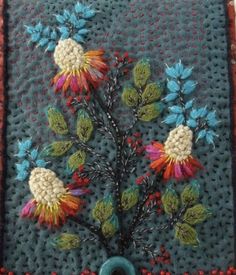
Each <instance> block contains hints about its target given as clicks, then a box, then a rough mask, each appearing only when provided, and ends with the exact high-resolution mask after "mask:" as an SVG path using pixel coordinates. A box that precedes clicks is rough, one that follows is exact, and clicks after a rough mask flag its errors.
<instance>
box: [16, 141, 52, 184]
mask: <svg viewBox="0 0 236 275" xmlns="http://www.w3.org/2000/svg"><path fill="white" fill-rule="evenodd" d="M17 146H18V153H17V154H16V156H17V157H18V158H19V160H20V161H21V162H19V163H17V164H16V170H17V176H16V179H17V180H19V181H24V180H25V179H26V178H27V177H28V176H29V173H30V170H31V169H32V168H34V167H46V165H47V162H46V161H45V160H44V159H43V158H41V157H40V153H39V151H38V149H37V148H34V147H33V144H32V140H31V139H26V140H24V141H18V144H17Z"/></svg>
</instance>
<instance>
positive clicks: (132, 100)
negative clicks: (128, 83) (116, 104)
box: [121, 87, 139, 107]
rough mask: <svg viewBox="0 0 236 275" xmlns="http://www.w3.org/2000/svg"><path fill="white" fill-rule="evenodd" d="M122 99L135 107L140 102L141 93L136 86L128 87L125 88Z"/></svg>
mask: <svg viewBox="0 0 236 275" xmlns="http://www.w3.org/2000/svg"><path fill="white" fill-rule="evenodd" d="M121 99H122V101H123V102H124V103H125V104H126V105H127V106H128V107H135V106H138V103H139V94H138V92H137V91H136V89H135V88H133V87H126V88H124V90H123V93H122V95H121Z"/></svg>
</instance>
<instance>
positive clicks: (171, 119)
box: [163, 114, 178, 124]
mask: <svg viewBox="0 0 236 275" xmlns="http://www.w3.org/2000/svg"><path fill="white" fill-rule="evenodd" d="M177 118H178V115H177V114H171V115H168V116H167V117H166V118H165V120H164V121H163V122H164V123H166V124H172V123H176V121H177Z"/></svg>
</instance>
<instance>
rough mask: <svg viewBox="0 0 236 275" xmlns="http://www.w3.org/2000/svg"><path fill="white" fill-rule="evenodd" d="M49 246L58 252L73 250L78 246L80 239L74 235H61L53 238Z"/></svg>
mask: <svg viewBox="0 0 236 275" xmlns="http://www.w3.org/2000/svg"><path fill="white" fill-rule="evenodd" d="M51 244H52V246H54V247H55V248H57V249H60V250H69V249H75V248H78V247H79V246H80V237H79V236H78V235H74V234H68V233H62V234H60V235H59V236H57V237H56V238H54V239H53V240H52V241H51Z"/></svg>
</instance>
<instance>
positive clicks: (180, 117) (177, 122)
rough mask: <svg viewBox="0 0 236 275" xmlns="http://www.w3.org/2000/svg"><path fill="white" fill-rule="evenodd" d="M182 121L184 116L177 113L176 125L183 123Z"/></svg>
mask: <svg viewBox="0 0 236 275" xmlns="http://www.w3.org/2000/svg"><path fill="white" fill-rule="evenodd" d="M184 121H185V118H184V116H183V115H178V117H177V120H176V126H179V125H181V124H183V123H184Z"/></svg>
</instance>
